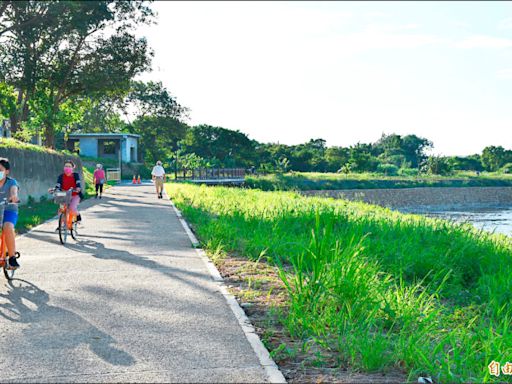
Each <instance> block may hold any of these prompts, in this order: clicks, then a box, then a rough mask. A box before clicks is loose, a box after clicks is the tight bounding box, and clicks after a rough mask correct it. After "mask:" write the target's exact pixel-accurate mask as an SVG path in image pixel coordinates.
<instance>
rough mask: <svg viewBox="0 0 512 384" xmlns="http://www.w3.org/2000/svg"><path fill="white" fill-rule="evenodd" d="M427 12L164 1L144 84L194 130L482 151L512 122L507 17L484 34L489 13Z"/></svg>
mask: <svg viewBox="0 0 512 384" xmlns="http://www.w3.org/2000/svg"><path fill="white" fill-rule="evenodd" d="M426 3H427V4H424V5H423V4H419V3H415V6H412V5H411V4H410V3H409V4H404V5H402V4H398V3H393V4H394V5H393V6H391V5H389V4H388V3H385V4H384V5H381V3H364V2H363V3H357V2H355V3H352V2H156V3H155V7H156V8H157V10H158V11H159V15H160V20H159V25H157V26H154V27H151V28H145V29H144V30H141V33H142V34H144V35H146V36H147V37H148V40H149V42H150V45H151V46H152V47H153V48H154V49H155V53H156V55H155V59H154V67H155V68H160V71H159V72H154V73H152V74H149V75H145V78H146V79H149V78H151V79H154V80H162V81H163V82H164V84H165V85H166V86H167V87H169V89H170V90H171V92H172V93H173V94H174V95H175V96H177V98H178V100H179V102H180V103H182V104H184V105H186V106H187V107H190V108H191V110H192V111H191V118H192V124H198V123H209V124H214V125H220V126H224V127H226V128H231V129H240V130H241V131H243V132H245V133H248V134H249V135H250V137H252V138H255V139H258V140H262V141H280V142H283V143H298V142H303V141H306V140H308V139H310V138H311V137H323V138H325V139H326V140H327V142H328V144H329V145H350V144H353V143H355V142H357V141H365V140H376V139H378V137H379V136H380V134H381V133H382V132H383V131H386V132H388V133H390V132H393V131H395V132H398V133H403V134H407V133H416V134H419V135H423V136H426V137H429V138H431V139H433V140H434V141H435V144H436V148H439V149H440V150H442V152H443V153H447V154H448V153H450V152H449V150H448V149H449V148H452V153H460V154H464V153H472V152H477V151H478V150H479V149H481V148H480V147H479V146H480V145H481V144H482V143H483V142H487V140H488V138H492V139H496V138H497V137H500V130H503V129H505V127H506V126H507V123H508V122H509V121H510V120H512V118H511V113H510V111H509V105H510V102H512V100H510V96H508V95H509V93H510V92H509V91H508V89H507V88H506V86H505V84H503V85H502V83H508V82H503V81H501V80H502V79H510V78H512V70H511V69H508V68H512V55H511V56H510V57H508V56H506V55H505V53H507V52H509V51H510V50H511V48H512V40H510V39H509V38H508V36H507V35H508V33H506V32H504V31H505V30H504V29H502V30H497V29H496V25H498V21H499V20H502V19H503V17H502V16H501V14H502V13H500V14H499V15H498V13H497V15H498V16H499V17H498V16H496V18H495V19H493V20H494V24H493V26H492V28H491V27H487V28H484V27H481V26H480V25H481V23H479V22H475V20H474V19H472V18H471V17H470V16H471V14H474V17H475V18H476V19H477V20H480V18H481V16H482V15H481V13H482V12H487V11H486V9H490V8H486V7H481V8H479V9H478V12H476V11H474V10H471V12H473V13H471V12H470V11H467V12H466V13H464V12H461V10H462V9H469V8H470V6H471V7H474V5H472V4H471V5H468V6H464V7H465V8H464V7H463V5H464V4H465V3H464V4H462V5H459V4H456V5H451V6H452V7H454V9H453V11H450V6H448V5H444V4H441V3H439V5H437V3H428V2H426ZM450 12H451V13H450ZM470 13H471V14H470ZM441 16H442V17H441ZM486 17H487V19H491V15H487V16H486ZM455 21H457V23H460V22H464V23H466V24H465V27H464V28H460V26H457V25H456V22H455ZM504 25H506V23H505V24H504ZM483 52H485V54H482V53H483ZM489 121H492V122H493V123H492V124H494V126H489V125H488V124H487V123H486V122H489ZM467 133H469V134H467ZM479 134H481V135H487V136H485V137H480V136H479ZM465 135H466V136H467V138H466V136H465ZM461 137H463V138H464V139H461ZM454 143H457V144H456V145H454Z"/></svg>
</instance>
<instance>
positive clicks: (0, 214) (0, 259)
mask: <svg viewBox="0 0 512 384" xmlns="http://www.w3.org/2000/svg"><path fill="white" fill-rule="evenodd" d="M7 204H16V203H8V202H7V199H4V201H2V202H1V203H0V224H2V223H3V222H4V211H5V206H6V205H7ZM0 231H1V232H2V234H1V236H0V267H2V269H3V271H4V276H5V278H6V279H7V280H12V279H14V272H15V271H16V270H15V269H8V268H7V259H8V257H9V255H8V253H7V245H6V244H5V234H4V231H3V226H2V225H0ZM20 256H21V255H20V253H19V252H16V255H15V257H16V258H17V259H18V258H19V257H20Z"/></svg>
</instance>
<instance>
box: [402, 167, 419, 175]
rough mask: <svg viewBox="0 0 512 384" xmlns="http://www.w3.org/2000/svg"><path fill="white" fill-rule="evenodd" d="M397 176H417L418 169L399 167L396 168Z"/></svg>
mask: <svg viewBox="0 0 512 384" xmlns="http://www.w3.org/2000/svg"><path fill="white" fill-rule="evenodd" d="M398 175H399V176H418V170H417V169H416V168H400V169H399V170H398Z"/></svg>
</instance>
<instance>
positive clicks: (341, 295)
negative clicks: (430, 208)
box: [166, 184, 512, 382]
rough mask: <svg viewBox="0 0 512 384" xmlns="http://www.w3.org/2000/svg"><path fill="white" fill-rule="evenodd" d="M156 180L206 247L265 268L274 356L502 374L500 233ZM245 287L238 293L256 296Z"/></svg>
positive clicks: (452, 377)
mask: <svg viewBox="0 0 512 384" xmlns="http://www.w3.org/2000/svg"><path fill="white" fill-rule="evenodd" d="M166 188H167V192H168V194H169V195H170V196H171V198H172V199H173V200H174V202H175V204H176V205H177V206H178V207H179V208H180V209H181V210H182V212H183V214H184V215H185V217H186V218H187V220H189V222H191V223H192V225H193V227H194V229H195V231H196V233H197V235H198V236H199V238H200V240H201V241H202V243H203V245H204V247H205V248H206V249H207V250H208V252H209V253H210V254H212V255H216V254H217V255H218V254H220V253H225V254H227V255H238V256H239V257H241V258H245V259H247V260H250V261H253V262H255V261H259V262H260V263H261V262H262V261H264V262H266V263H267V264H268V265H269V266H270V267H272V268H275V271H276V273H277V276H278V278H279V281H280V282H281V286H282V287H283V290H284V292H286V296H285V299H284V300H281V302H280V303H278V304H277V305H273V304H272V303H273V301H272V300H270V301H269V304H268V305H267V306H266V307H267V308H268V310H267V313H273V314H274V316H275V318H276V319H277V320H276V321H277V324H279V326H281V327H282V332H281V336H279V337H278V339H279V340H282V342H279V343H278V344H277V347H276V344H275V343H274V344H272V343H270V348H271V349H272V353H273V354H274V355H276V354H279V353H285V354H287V355H291V356H293V355H295V356H297V355H299V354H304V353H306V354H307V353H309V354H311V353H312V354H313V355H314V356H317V357H318V358H317V359H305V360H302V362H301V364H303V365H304V367H306V368H308V367H309V368H314V367H315V364H317V365H322V364H324V365H326V366H324V368H331V369H334V370H337V371H338V372H339V371H341V370H343V369H347V368H348V367H349V368H350V371H351V372H366V373H372V372H373V373H375V372H380V373H385V374H388V375H389V374H391V375H399V374H404V375H406V377H407V378H408V379H410V380H415V379H416V378H417V377H418V376H432V377H433V378H434V380H436V381H438V382H467V381H470V382H482V381H493V380H496V381H500V380H501V381H503V380H504V379H505V380H506V379H507V376H501V377H500V378H495V377H492V376H490V375H489V371H488V368H487V366H488V364H489V363H490V362H491V361H493V360H495V361H499V362H501V363H502V364H504V363H505V362H506V361H507V359H508V360H510V352H511V351H512V333H511V332H510V320H511V319H512V309H511V304H512V294H511V292H512V274H511V272H512V240H511V239H510V238H508V237H506V236H499V235H491V234H488V233H485V232H482V231H478V230H476V229H474V228H473V227H472V226H470V225H467V224H453V223H449V222H446V221H442V220H436V219H430V218H426V217H421V216H416V215H404V214H400V213H397V212H393V211H390V210H387V209H384V208H379V207H376V206H371V205H367V204H363V203H355V202H347V201H343V200H334V199H325V198H308V197H302V196H300V195H298V194H296V193H291V192H262V191H256V190H240V189H234V188H220V187H205V186H202V187H199V186H193V185H185V184H168V185H167V186H166ZM221 269H222V268H221ZM238 275H239V276H240V279H242V280H243V279H244V275H245V273H244V272H243V271H241V272H239V273H238ZM253 280H254V281H253V282H251V287H254V284H259V285H261V284H262V282H261V280H262V279H261V278H254V279H253ZM245 284H246V285H247V284H248V283H245ZM242 285H243V284H242ZM251 290H252V291H255V289H253V288H249V290H247V288H244V289H243V291H244V293H243V296H240V297H241V299H242V300H247V301H249V300H256V298H258V297H260V296H261V295H259V294H258V293H254V292H252V293H251ZM267 294H268V292H267ZM251 295H252V296H251ZM251 297H252V299H251ZM263 328H264V329H265V326H263ZM273 328H276V326H274V327H273ZM264 332H265V331H264ZM264 339H265V338H264ZM509 377H510V376H509ZM371 381H373V380H371Z"/></svg>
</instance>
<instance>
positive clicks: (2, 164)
mask: <svg viewBox="0 0 512 384" xmlns="http://www.w3.org/2000/svg"><path fill="white" fill-rule="evenodd" d="M10 169H11V165H10V163H9V159H7V158H5V157H1V158H0V200H1V201H2V202H3V201H4V200H7V202H8V203H11V204H7V205H5V206H4V217H3V222H2V231H3V233H4V235H5V243H6V245H7V253H8V256H9V257H8V258H7V268H8V269H16V268H19V266H20V265H19V264H18V260H17V258H16V235H15V233H14V227H15V226H16V222H17V221H18V206H17V205H16V204H17V203H18V202H19V201H20V200H19V198H18V183H17V182H16V180H15V179H12V178H10V177H9V172H10Z"/></svg>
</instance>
